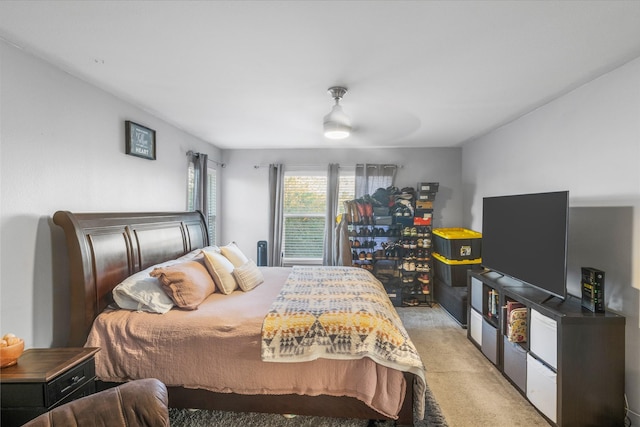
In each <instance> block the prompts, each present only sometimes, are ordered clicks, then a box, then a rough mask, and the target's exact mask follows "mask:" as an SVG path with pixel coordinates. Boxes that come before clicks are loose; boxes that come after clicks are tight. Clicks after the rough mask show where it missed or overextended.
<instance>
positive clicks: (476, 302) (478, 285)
mask: <svg viewBox="0 0 640 427" xmlns="http://www.w3.org/2000/svg"><path fill="white" fill-rule="evenodd" d="M471 307H473V308H474V309H476V311H480V312H481V311H482V282H481V281H480V280H478V279H476V278H475V277H472V278H471Z"/></svg>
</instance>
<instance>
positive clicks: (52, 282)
mask: <svg viewBox="0 0 640 427" xmlns="http://www.w3.org/2000/svg"><path fill="white" fill-rule="evenodd" d="M125 120H133V121H135V122H138V123H140V124H143V125H146V126H148V127H151V128H153V129H155V130H156V132H157V160H155V161H149V160H145V159H141V158H138V157H133V156H128V155H125V153H124V121H125ZM0 144H1V145H0V160H1V165H2V169H1V171H0V179H1V181H0V185H1V206H0V233H1V236H0V241H1V244H0V300H1V301H0V308H1V310H0V311H1V314H0V331H2V332H1V333H3V334H4V333H6V332H9V331H11V332H13V333H15V334H16V335H18V336H21V337H23V338H24V339H25V345H26V347H49V346H60V345H64V344H65V343H66V334H67V329H68V322H69V319H68V307H69V302H68V290H67V288H68V284H67V282H66V278H67V277H68V276H67V275H68V272H67V271H66V265H65V263H66V247H65V246H64V241H63V240H62V239H63V236H62V232H61V229H60V228H59V227H57V226H56V225H54V224H53V223H52V222H51V216H52V215H53V213H54V212H55V211H57V210H70V211H76V212H88V211H94V212H99V211H131V212H133V211H180V210H185V208H186V185H187V183H186V182H187V181H186V176H187V173H186V170H187V158H186V152H187V151H188V150H194V151H200V152H205V153H208V154H209V155H210V156H211V157H213V158H217V157H218V156H219V151H218V150H217V149H215V148H214V147H213V146H211V145H210V144H207V143H205V142H204V141H201V140H198V139H196V138H194V137H192V136H190V135H188V134H186V133H184V132H182V131H180V130H178V129H176V128H175V127H172V126H170V125H168V124H167V123H165V122H163V121H161V120H159V119H157V118H155V117H153V116H151V115H150V114H147V113H145V112H144V111H141V110H139V109H137V108H135V107H133V106H132V105H130V104H127V103H125V102H123V101H121V100H119V99H117V98H115V97H113V96H111V95H109V94H107V93H105V92H103V91H101V90H99V89H97V88H96V87H94V86H91V85H89V84H86V83H85V82H83V81H81V80H78V79H76V78H74V77H72V76H70V75H69V74H67V73H65V72H63V71H61V70H59V69H57V68H54V67H52V66H50V65H48V64H47V63H45V62H43V61H41V60H39V59H37V58H35V57H33V56H31V55H28V54H25V53H24V52H22V51H20V50H17V49H16V48H14V47H12V46H9V45H7V44H5V43H4V42H0Z"/></svg>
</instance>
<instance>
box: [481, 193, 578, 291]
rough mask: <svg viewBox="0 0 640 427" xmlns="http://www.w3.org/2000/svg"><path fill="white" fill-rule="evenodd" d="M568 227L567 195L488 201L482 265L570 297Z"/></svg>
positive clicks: (531, 196)
mask: <svg viewBox="0 0 640 427" xmlns="http://www.w3.org/2000/svg"><path fill="white" fill-rule="evenodd" d="M568 227H569V192H568V191H558V192H550V193H536V194H520V195H510V196H499V197H485V198H484V200H483V208H482V265H483V266H484V267H485V268H488V269H490V270H493V271H496V272H498V273H500V274H503V275H507V276H510V277H512V278H514V279H516V280H518V281H521V282H524V283H527V284H529V285H531V286H535V287H536V288H538V289H541V290H543V291H545V292H547V293H548V294H550V295H551V296H556V297H558V298H561V299H565V298H566V296H567V286H566V282H567V240H568V231H569V230H568Z"/></svg>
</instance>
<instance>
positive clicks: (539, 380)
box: [527, 354, 558, 423]
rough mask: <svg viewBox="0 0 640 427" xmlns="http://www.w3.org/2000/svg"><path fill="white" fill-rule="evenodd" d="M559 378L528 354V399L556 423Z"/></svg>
mask: <svg viewBox="0 0 640 427" xmlns="http://www.w3.org/2000/svg"><path fill="white" fill-rule="evenodd" d="M557 376H558V375H557V374H556V373H555V372H553V371H552V370H551V369H549V368H547V367H546V366H545V365H544V364H542V363H541V362H540V361H538V360H536V359H535V358H533V357H531V355H530V354H527V399H529V401H530V402H531V403H532V404H533V406H535V407H536V408H538V409H539V410H540V412H542V413H543V414H545V415H546V416H547V417H548V418H549V419H550V420H551V421H553V422H554V423H555V422H556V417H557V396H558V389H557V386H556V383H557Z"/></svg>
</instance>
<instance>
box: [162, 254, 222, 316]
mask: <svg viewBox="0 0 640 427" xmlns="http://www.w3.org/2000/svg"><path fill="white" fill-rule="evenodd" d="M151 276H153V277H157V278H158V280H159V281H160V283H161V284H162V288H163V289H164V291H165V292H166V293H167V295H169V297H171V299H172V300H173V302H175V304H176V305H177V306H178V307H180V308H184V309H186V310H195V309H197V308H198V306H199V305H200V303H201V302H202V301H204V299H205V298H206V297H208V296H209V295H211V294H212V293H213V292H214V291H215V289H216V287H215V284H214V283H213V279H212V278H211V276H210V275H209V272H208V271H207V269H206V268H205V266H204V265H202V263H201V262H199V261H185V262H182V263H180V264H176V265H172V266H169V267H160V268H156V269H154V270H153V271H152V272H151Z"/></svg>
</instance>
